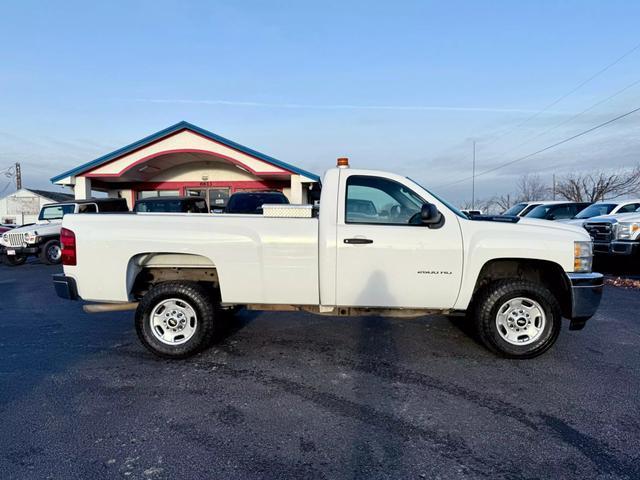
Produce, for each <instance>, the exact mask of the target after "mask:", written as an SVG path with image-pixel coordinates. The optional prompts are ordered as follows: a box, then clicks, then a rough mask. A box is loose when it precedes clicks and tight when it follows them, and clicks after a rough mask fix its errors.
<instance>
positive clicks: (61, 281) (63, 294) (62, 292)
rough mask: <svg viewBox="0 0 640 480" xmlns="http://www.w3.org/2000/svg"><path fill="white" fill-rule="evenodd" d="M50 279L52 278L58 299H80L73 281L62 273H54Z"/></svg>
mask: <svg viewBox="0 0 640 480" xmlns="http://www.w3.org/2000/svg"><path fill="white" fill-rule="evenodd" d="M51 277H52V278H53V286H54V288H55V289H56V293H57V294H58V296H59V297H60V298H66V299H67V300H79V299H80V296H79V295H78V287H77V286H76V281H75V279H73V278H71V277H67V276H66V275H65V274H64V273H56V274H54V275H51Z"/></svg>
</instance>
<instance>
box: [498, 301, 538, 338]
mask: <svg viewBox="0 0 640 480" xmlns="http://www.w3.org/2000/svg"><path fill="white" fill-rule="evenodd" d="M546 323H547V317H546V315H545V313H544V309H543V308H542V306H540V304H539V303H538V302H536V301H535V300H531V299H530V298H526V297H516V298H512V299H511V300H509V301H507V302H505V303H504V304H502V306H501V307H500V308H499V309H498V314H497V315H496V327H497V329H498V333H499V334H500V337H501V338H502V339H503V340H504V341H506V342H507V343H510V344H511V345H529V344H530V343H533V342H535V341H536V340H538V339H539V338H540V336H541V335H542V332H543V331H544V327H545V325H546Z"/></svg>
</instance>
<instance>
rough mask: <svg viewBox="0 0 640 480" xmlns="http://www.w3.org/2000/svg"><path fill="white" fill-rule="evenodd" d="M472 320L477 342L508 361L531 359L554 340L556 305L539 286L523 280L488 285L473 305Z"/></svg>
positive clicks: (558, 313)
mask: <svg viewBox="0 0 640 480" xmlns="http://www.w3.org/2000/svg"><path fill="white" fill-rule="evenodd" d="M472 317H473V318H474V320H475V327H476V332H477V334H478V337H479V338H480V340H481V341H482V342H483V343H484V344H485V345H486V346H487V347H488V348H489V349H490V350H493V351H494V352H496V353H498V354H500V355H502V356H504V357H508V358H533V357H537V356H538V355H541V354H542V353H544V352H546V351H547V350H548V349H549V348H551V346H552V345H553V344H554V343H555V342H556V340H557V339H558V335H559V334H560V327H561V323H562V314H561V310H560V305H559V303H558V300H557V299H556V298H555V296H554V295H553V294H552V293H551V292H550V291H549V290H548V289H547V288H545V287H544V286H543V285H541V284H538V283H535V282H531V281H527V280H519V279H512V280H500V281H497V282H494V283H491V284H489V285H488V286H487V287H485V288H484V289H483V290H482V291H481V292H480V294H479V296H478V298H477V300H476V301H475V302H474V309H473V312H472Z"/></svg>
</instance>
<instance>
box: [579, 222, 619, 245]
mask: <svg viewBox="0 0 640 480" xmlns="http://www.w3.org/2000/svg"><path fill="white" fill-rule="evenodd" d="M584 228H585V230H586V231H587V232H588V233H589V235H590V236H591V239H592V240H593V241H594V242H606V243H609V242H611V237H612V234H613V224H611V223H585V224H584Z"/></svg>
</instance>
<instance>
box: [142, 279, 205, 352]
mask: <svg viewBox="0 0 640 480" xmlns="http://www.w3.org/2000/svg"><path fill="white" fill-rule="evenodd" d="M135 322H136V332H137V333H138V338H140V341H141V342H142V344H143V345H144V346H145V347H147V349H149V350H150V351H151V352H153V353H154V354H156V355H158V356H160V357H164V358H186V357H189V356H191V355H194V354H195V353H197V352H199V351H201V350H203V349H205V348H207V347H208V346H209V345H210V344H211V342H212V341H213V338H214V335H215V331H216V321H215V308H214V302H213V298H212V295H211V291H210V290H208V289H206V288H204V287H203V286H201V285H199V284H198V283H196V282H186V281H185V282H163V283H160V284H158V285H156V286H155V287H153V288H152V289H151V290H149V292H147V294H146V295H145V296H144V297H142V301H141V302H140V304H139V305H138V309H137V310H136V320H135Z"/></svg>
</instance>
